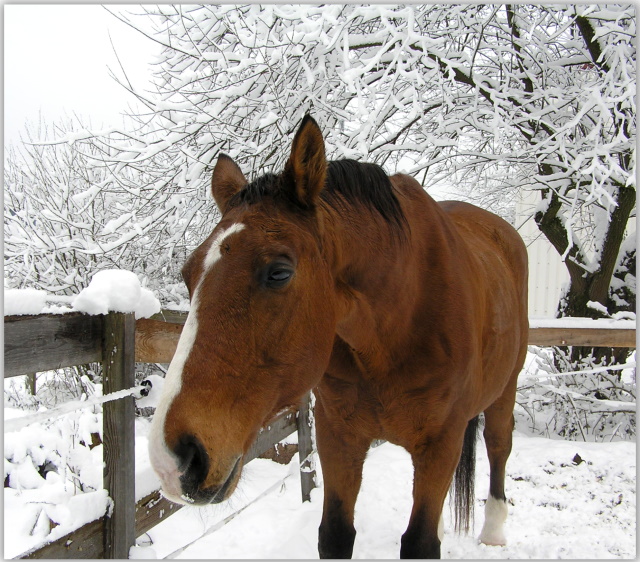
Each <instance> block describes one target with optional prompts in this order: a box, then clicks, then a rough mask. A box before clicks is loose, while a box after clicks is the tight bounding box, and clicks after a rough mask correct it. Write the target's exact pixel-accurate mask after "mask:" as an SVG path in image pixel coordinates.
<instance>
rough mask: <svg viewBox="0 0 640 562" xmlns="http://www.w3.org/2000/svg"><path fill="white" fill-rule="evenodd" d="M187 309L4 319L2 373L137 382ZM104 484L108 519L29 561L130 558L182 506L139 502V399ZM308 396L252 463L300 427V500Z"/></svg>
mask: <svg viewBox="0 0 640 562" xmlns="http://www.w3.org/2000/svg"><path fill="white" fill-rule="evenodd" d="M186 316H187V315H186V313H183V312H175V311H169V310H165V311H162V312H161V313H159V314H156V315H154V316H153V317H151V318H148V319H141V320H137V321H135V320H134V318H133V315H132V314H123V313H110V314H108V315H106V316H88V315H85V314H81V313H70V314H65V315H39V316H6V317H5V320H4V341H5V347H4V369H5V370H4V376H5V377H12V376H17V375H25V374H31V373H35V372H41V371H48V370H53V369H58V368H62V367H72V366H75V365H82V364H86V363H91V362H102V365H103V385H104V393H105V394H107V393H112V392H117V391H120V390H124V389H127V388H131V387H132V386H133V385H134V384H135V363H136V362H139V363H169V362H170V361H171V358H172V357H173V354H174V352H175V349H176V347H177V343H178V339H179V338H180V333H181V332H182V325H183V324H184V323H185V321H186ZM529 343H530V344H531V345H540V346H550V345H582V346H593V347H635V346H636V339H635V330H634V329H615V328H584V327H553V326H541V327H533V328H531V329H530V331H529ZM103 408H104V409H103V451H104V453H103V454H104V462H105V469H104V475H103V481H104V487H105V489H106V490H107V491H108V493H109V496H110V497H111V498H112V499H113V501H114V509H113V512H112V514H111V516H110V517H107V516H105V517H102V518H100V519H98V520H96V521H93V522H92V523H89V524H87V525H85V526H83V527H82V528H80V529H77V530H75V531H73V532H72V533H70V534H69V535H67V536H65V537H62V538H61V539H58V540H56V541H54V542H51V543H49V544H47V545H45V546H43V547H40V548H37V549H33V550H31V551H29V552H27V553H24V554H23V555H21V557H25V558H127V557H128V552H129V547H130V546H132V545H133V544H134V542H135V538H136V537H138V536H140V535H142V534H144V533H145V532H147V531H148V530H149V529H151V528H153V527H154V526H155V525H156V524H158V523H159V522H161V521H162V520H164V519H166V517H167V516H168V515H171V514H172V513H175V512H176V511H177V510H178V509H180V506H179V505H177V504H174V503H172V502H169V501H167V500H166V499H164V498H163V497H162V496H161V495H160V493H159V491H156V492H153V493H152V494H150V495H148V496H146V497H145V498H143V499H141V500H140V501H138V502H137V503H134V500H133V498H135V490H134V482H135V466H134V458H135V450H134V416H135V402H134V398H133V397H132V396H128V397H126V398H122V399H119V400H114V401H113V402H108V403H105V404H104V407H103ZM309 417H310V416H309V404H308V401H306V402H305V403H303V404H302V405H301V406H300V408H299V410H297V411H287V412H284V413H283V414H281V416H280V417H279V418H277V419H276V420H273V421H272V422H271V423H270V424H269V427H268V428H263V430H262V431H261V432H260V434H259V435H258V438H257V439H256V442H255V443H254V445H253V446H252V448H251V450H250V451H249V453H248V454H247V461H246V462H249V461H250V460H253V459H254V458H256V457H257V456H259V455H260V454H261V453H263V452H265V451H267V450H268V449H269V448H270V447H272V446H274V445H275V444H276V443H278V442H279V441H281V440H282V439H284V438H285V437H287V436H288V435H290V434H291V433H293V432H294V431H296V430H297V431H298V443H299V444H298V447H299V456H300V463H301V467H300V468H301V486H302V497H303V499H304V500H307V499H309V492H310V490H311V489H312V488H313V486H314V473H313V472H311V471H310V470H309V466H308V465H309V459H310V455H311V453H312V447H311V431H310V421H309Z"/></svg>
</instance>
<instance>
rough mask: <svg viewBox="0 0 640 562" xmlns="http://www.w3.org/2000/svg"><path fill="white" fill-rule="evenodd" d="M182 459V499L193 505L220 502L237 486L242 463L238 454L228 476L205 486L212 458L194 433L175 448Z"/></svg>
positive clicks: (180, 468)
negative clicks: (221, 480) (217, 482)
mask: <svg viewBox="0 0 640 562" xmlns="http://www.w3.org/2000/svg"><path fill="white" fill-rule="evenodd" d="M174 452H175V454H176V455H177V456H178V458H179V459H180V467H179V471H180V473H181V475H180V485H181V488H182V496H181V499H182V500H184V502H185V503H188V504H191V505H206V504H210V503H219V502H221V501H223V500H225V499H227V497H228V496H229V492H231V491H232V490H233V488H235V484H236V482H237V479H238V476H239V471H240V469H241V466H242V463H241V462H240V461H241V458H242V457H241V456H238V457H237V458H236V459H235V462H234V463H233V466H232V468H231V470H230V471H229V473H228V475H227V478H226V479H225V480H224V482H222V483H221V484H219V485H215V486H208V487H203V485H204V483H205V481H206V479H207V476H208V474H209V469H210V465H211V462H210V459H209V455H208V454H207V451H206V449H205V448H204V446H203V445H202V443H201V442H200V440H199V439H197V438H196V437H194V436H192V435H187V436H184V437H182V438H181V439H180V442H179V443H178V445H177V446H176V448H175V449H174Z"/></svg>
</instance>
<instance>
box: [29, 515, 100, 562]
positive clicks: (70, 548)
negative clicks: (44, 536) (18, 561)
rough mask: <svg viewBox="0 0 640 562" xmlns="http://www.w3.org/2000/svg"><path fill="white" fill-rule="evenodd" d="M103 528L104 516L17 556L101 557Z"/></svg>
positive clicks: (46, 557) (51, 557)
mask: <svg viewBox="0 0 640 562" xmlns="http://www.w3.org/2000/svg"><path fill="white" fill-rule="evenodd" d="M103 529H104V517H101V518H100V519H97V520H96V521H93V522H91V523H87V524H86V525H84V526H83V527H80V528H79V529H76V530H75V531H73V532H71V533H69V534H68V535H65V536H64V537H62V538H60V539H58V540H56V541H53V542H50V543H49V544H46V545H44V546H42V547H39V548H34V549H32V550H29V551H27V552H25V553H23V554H21V555H20V556H18V557H17V558H40V559H42V558H44V559H54V558H55V559H57V558H72V559H87V558H94V559H95V558H103V557H104V544H103V540H102V531H103Z"/></svg>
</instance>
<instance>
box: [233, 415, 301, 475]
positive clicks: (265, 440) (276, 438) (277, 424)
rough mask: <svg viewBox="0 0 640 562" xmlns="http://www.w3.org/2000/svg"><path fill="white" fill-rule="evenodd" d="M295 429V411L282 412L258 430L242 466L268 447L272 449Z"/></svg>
mask: <svg viewBox="0 0 640 562" xmlns="http://www.w3.org/2000/svg"><path fill="white" fill-rule="evenodd" d="M296 429H297V426H296V412H295V410H289V411H287V412H284V413H283V414H282V415H280V416H279V417H277V418H276V419H275V420H273V421H272V422H270V423H269V424H268V425H267V426H266V427H263V428H262V429H261V430H260V433H258V437H256V440H255V442H254V443H253V445H252V446H251V448H250V449H249V451H248V452H247V454H246V456H245V459H244V464H247V463H248V462H249V461H252V460H253V459H255V458H256V457H259V456H260V455H261V454H262V453H264V452H265V451H266V450H267V449H268V448H269V447H273V446H274V445H275V444H276V443H278V442H280V441H282V440H283V439H284V438H285V437H288V436H289V435H291V434H292V433H293V432H294V431H296Z"/></svg>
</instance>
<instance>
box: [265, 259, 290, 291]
mask: <svg viewBox="0 0 640 562" xmlns="http://www.w3.org/2000/svg"><path fill="white" fill-rule="evenodd" d="M292 277H293V267H292V266H291V265H289V264H287V263H282V262H276V263H272V264H270V265H269V266H268V267H267V269H266V275H265V278H264V284H265V285H266V286H267V287H268V288H269V289H279V288H281V287H284V286H285V285H286V284H287V283H288V282H289V281H290V280H291V278H292Z"/></svg>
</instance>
